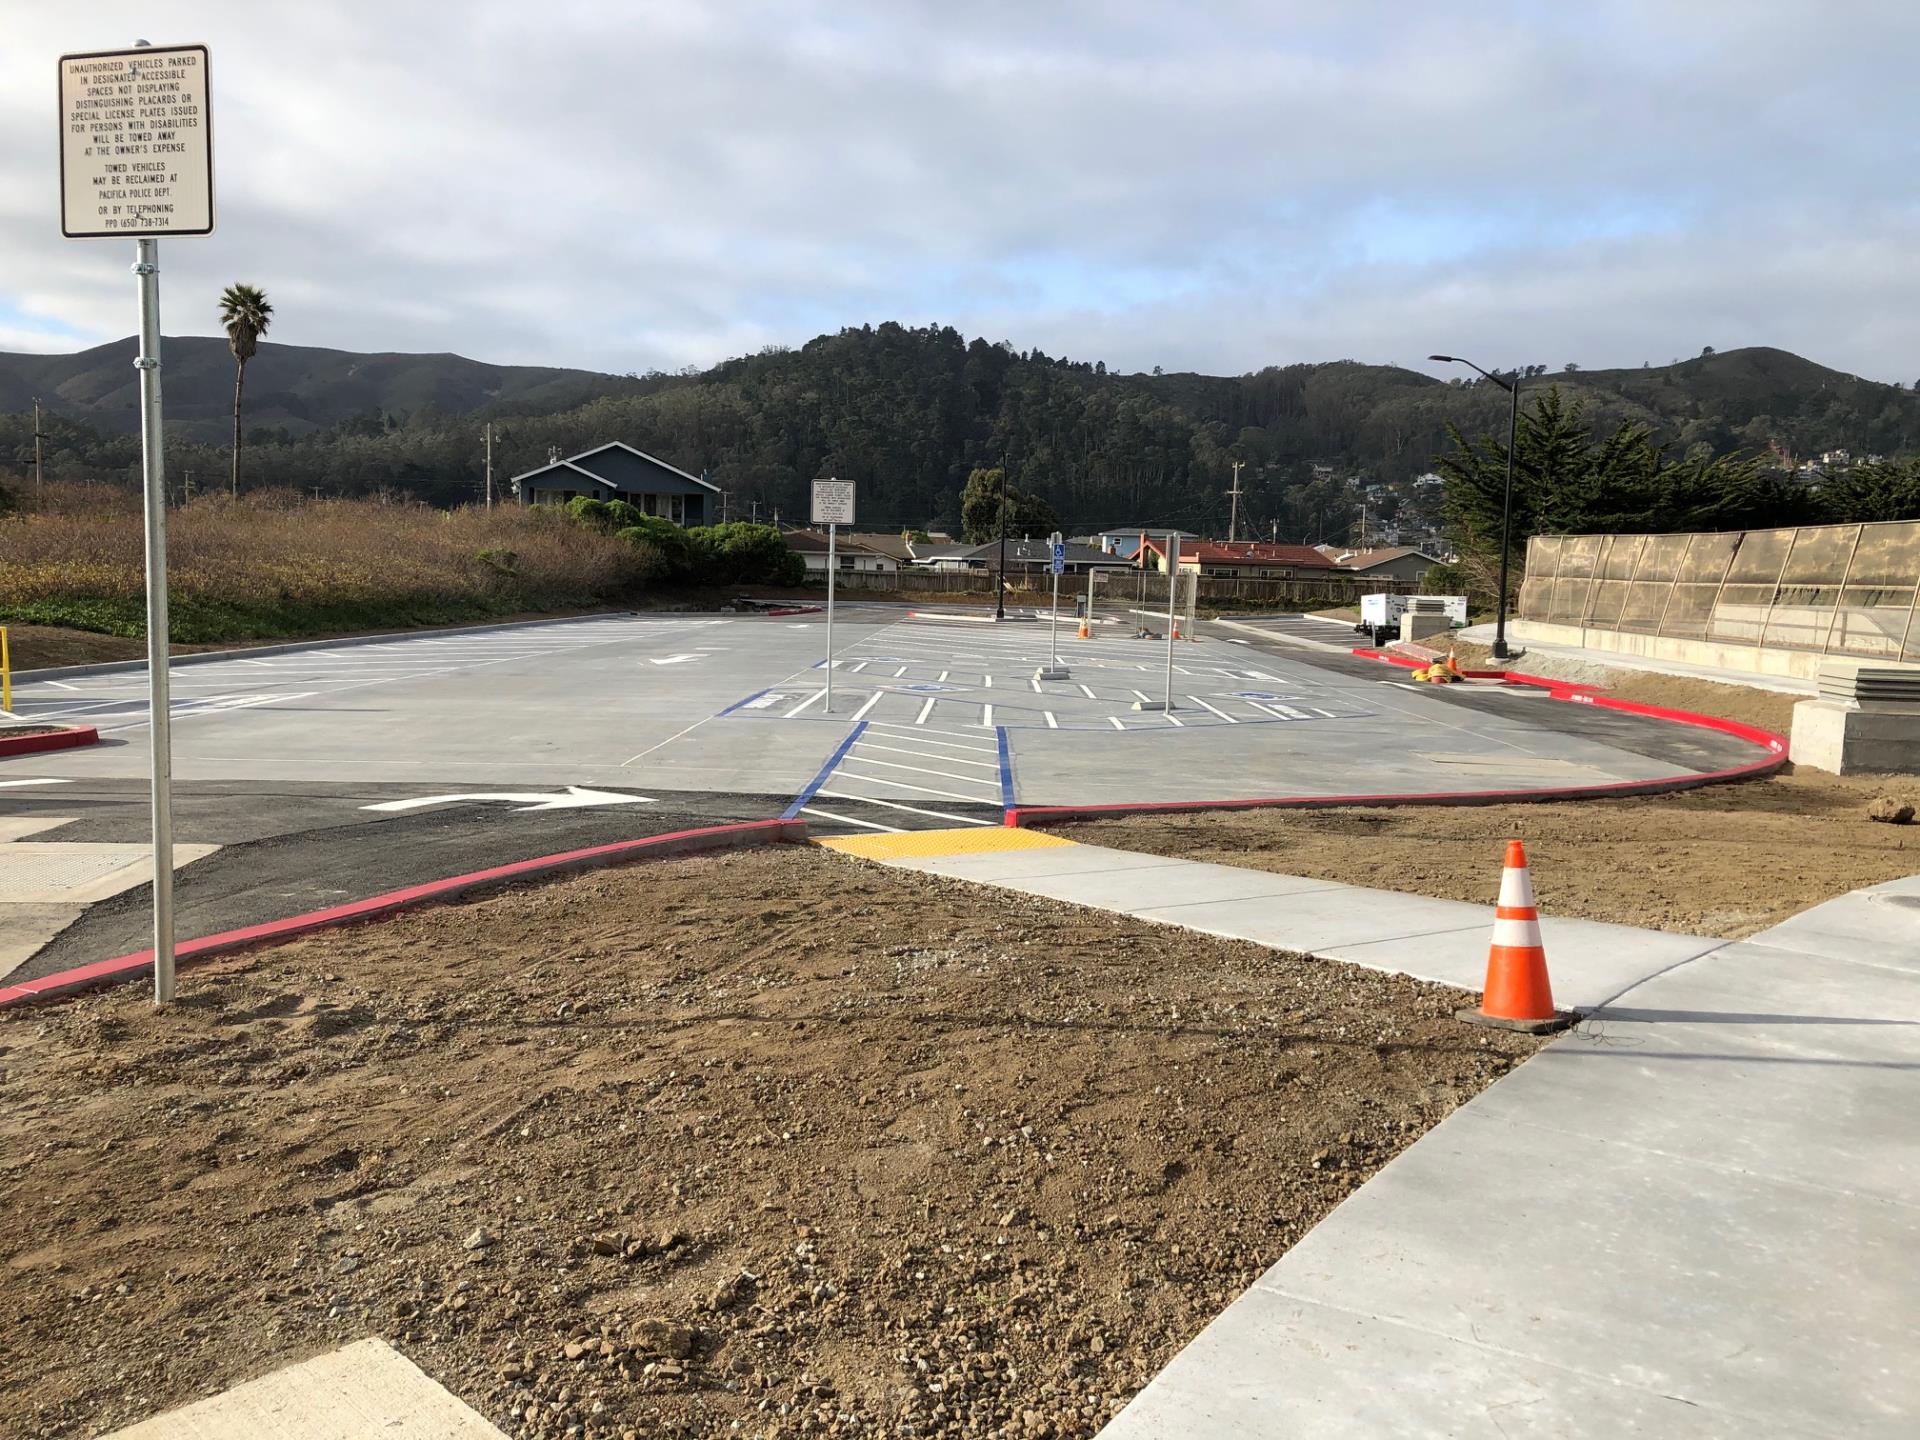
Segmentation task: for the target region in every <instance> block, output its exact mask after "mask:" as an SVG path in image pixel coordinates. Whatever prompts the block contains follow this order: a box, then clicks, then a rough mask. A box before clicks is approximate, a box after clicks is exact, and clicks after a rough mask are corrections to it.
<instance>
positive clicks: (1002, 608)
mask: <svg viewBox="0 0 1920 1440" xmlns="http://www.w3.org/2000/svg"><path fill="white" fill-rule="evenodd" d="M1012 468H1013V461H1012V459H1011V458H1010V457H1009V456H1005V455H1003V456H1001V457H1000V573H999V575H998V576H997V577H996V583H995V585H994V587H993V618H994V619H995V620H1004V619H1006V618H1007V471H1009V470H1011V469H1012Z"/></svg>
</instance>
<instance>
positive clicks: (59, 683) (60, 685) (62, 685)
mask: <svg viewBox="0 0 1920 1440" xmlns="http://www.w3.org/2000/svg"><path fill="white" fill-rule="evenodd" d="M40 683H41V684H42V685H51V686H53V688H54V689H56V690H78V689H79V688H80V687H79V686H78V685H69V684H67V683H66V682H65V681H63V680H42V681H41V682H40Z"/></svg>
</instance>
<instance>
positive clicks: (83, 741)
mask: <svg viewBox="0 0 1920 1440" xmlns="http://www.w3.org/2000/svg"><path fill="white" fill-rule="evenodd" d="M99 741H100V732H99V731H98V730H96V729H94V727H93V726H91V725H66V726H63V727H61V728H60V729H58V730H54V731H50V732H49V733H47V734H45V735H0V760H3V759H5V758H6V757H7V756H9V755H36V754H38V753H40V752H41V751H43V750H72V749H75V748H77V747H79V746H81V745H95V744H98V743H99Z"/></svg>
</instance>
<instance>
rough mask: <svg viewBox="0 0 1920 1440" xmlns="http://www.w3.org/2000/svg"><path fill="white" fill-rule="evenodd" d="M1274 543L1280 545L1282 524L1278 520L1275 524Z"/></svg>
mask: <svg viewBox="0 0 1920 1440" xmlns="http://www.w3.org/2000/svg"><path fill="white" fill-rule="evenodd" d="M1273 543H1274V544H1276V545H1278V544H1279V543H1280V522H1279V521H1278V520H1276V521H1274V522H1273Z"/></svg>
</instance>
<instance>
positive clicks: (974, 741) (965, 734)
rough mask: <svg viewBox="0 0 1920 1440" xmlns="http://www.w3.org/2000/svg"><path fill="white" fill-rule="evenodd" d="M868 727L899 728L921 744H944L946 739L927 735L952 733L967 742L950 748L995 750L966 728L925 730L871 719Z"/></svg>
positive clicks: (986, 752)
mask: <svg viewBox="0 0 1920 1440" xmlns="http://www.w3.org/2000/svg"><path fill="white" fill-rule="evenodd" d="M867 729H869V730H898V731H899V732H900V733H901V734H902V735H911V736H912V737H913V739H914V742H915V743H916V744H919V745H943V744H946V742H945V741H941V740H928V739H927V738H926V737H927V736H928V735H951V736H952V737H953V738H954V739H955V740H964V741H966V742H967V743H966V744H964V745H947V746H946V748H947V749H949V750H977V751H980V752H981V753H983V754H987V755H991V754H993V752H994V747H993V746H991V745H982V744H981V743H980V737H979V736H978V735H975V734H973V733H972V732H971V731H966V730H936V729H934V728H933V727H932V726H931V725H929V726H927V727H926V729H924V730H917V729H915V728H914V727H913V726H911V725H896V724H894V723H893V722H892V721H891V720H870V721H868V722H867Z"/></svg>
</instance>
